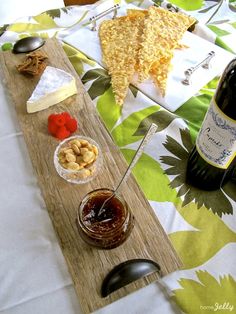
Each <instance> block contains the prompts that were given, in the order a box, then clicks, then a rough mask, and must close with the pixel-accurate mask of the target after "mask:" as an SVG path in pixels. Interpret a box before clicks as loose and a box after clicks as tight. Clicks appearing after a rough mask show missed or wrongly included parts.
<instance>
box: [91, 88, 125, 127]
mask: <svg viewBox="0 0 236 314" xmlns="http://www.w3.org/2000/svg"><path fill="white" fill-rule="evenodd" d="M97 110H98V112H99V114H100V116H101V118H102V120H103V121H104V123H105V125H106V127H107V129H108V130H109V131H111V130H112V128H113V126H114V125H115V123H116V122H117V120H118V119H119V117H120V115H121V107H120V106H119V105H117V104H116V102H115V98H114V94H113V92H112V87H110V88H109V89H108V90H106V91H105V93H104V94H103V95H102V96H100V97H99V98H98V101H97Z"/></svg>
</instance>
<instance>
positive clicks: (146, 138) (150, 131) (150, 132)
mask: <svg viewBox="0 0 236 314" xmlns="http://www.w3.org/2000/svg"><path fill="white" fill-rule="evenodd" d="M156 130H157V125H156V124H155V123H152V124H151V125H150V127H149V129H148V131H147V133H146V134H145V136H144V138H143V139H142V141H141V143H140V144H139V147H138V149H137V151H136V153H135V154H134V157H133V159H132V161H131V163H130V164H129V167H128V168H127V169H126V171H125V174H124V175H123V177H122V178H121V180H120V182H119V184H118V185H117V187H116V189H115V190H114V191H113V193H112V194H111V196H109V197H108V198H107V199H106V200H105V201H104V202H103V203H102V206H101V207H100V209H99V212H98V217H99V216H100V215H101V214H102V213H103V212H104V210H105V206H106V204H107V203H108V202H109V201H110V200H111V199H112V198H113V197H114V196H115V195H116V193H117V191H118V190H119V188H120V186H121V184H122V183H123V182H125V181H126V180H127V178H128V177H129V175H130V172H131V170H132V168H133V167H134V166H135V164H136V162H137V161H138V159H139V157H140V156H141V155H142V152H143V149H144V147H145V146H146V144H147V143H148V142H149V140H150V138H151V136H152V135H153V134H154V133H155V132H156Z"/></svg>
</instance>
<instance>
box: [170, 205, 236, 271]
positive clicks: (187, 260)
mask: <svg viewBox="0 0 236 314" xmlns="http://www.w3.org/2000/svg"><path fill="white" fill-rule="evenodd" d="M176 209H177V211H178V212H179V213H180V215H181V216H182V217H183V218H184V219H185V220H186V221H187V222H188V223H189V224H190V225H192V226H193V227H194V228H196V229H197V230H196V231H192V230H191V231H189V230H188V231H177V232H173V233H171V234H169V237H170V239H171V242H172V244H173V246H174V248H175V249H176V251H177V253H178V255H179V257H180V259H181V260H182V262H183V265H184V266H183V269H190V268H194V267H198V266H200V265H202V264H204V263H206V262H207V261H208V260H209V259H211V258H212V257H213V256H214V255H215V254H216V253H217V252H219V250H221V249H222V248H223V247H224V246H225V245H227V244H228V243H236V233H235V232H234V231H232V230H231V229H230V228H229V227H228V226H227V225H226V224H225V223H224V221H223V220H222V219H221V218H220V217H219V216H218V215H214V214H213V212H212V211H209V210H208V209H207V208H206V207H204V206H202V207H200V208H198V206H197V204H196V203H194V202H192V203H189V204H188V205H186V206H184V205H183V204H181V202H179V203H178V204H177V205H176ZM216 235H217V239H216Z"/></svg>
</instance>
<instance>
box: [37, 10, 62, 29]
mask: <svg viewBox="0 0 236 314" xmlns="http://www.w3.org/2000/svg"><path fill="white" fill-rule="evenodd" d="M33 18H34V20H35V21H36V22H38V23H39V24H41V25H43V26H44V27H47V28H48V29H50V28H54V27H57V24H56V23H55V22H54V20H53V18H52V17H51V16H50V15H49V14H47V12H44V13H42V14H39V15H36V16H34V17H33Z"/></svg>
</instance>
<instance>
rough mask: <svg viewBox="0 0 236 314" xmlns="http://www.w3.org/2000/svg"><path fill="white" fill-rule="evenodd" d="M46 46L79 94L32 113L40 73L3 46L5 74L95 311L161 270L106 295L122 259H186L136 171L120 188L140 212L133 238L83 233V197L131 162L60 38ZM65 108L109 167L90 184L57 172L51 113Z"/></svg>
mask: <svg viewBox="0 0 236 314" xmlns="http://www.w3.org/2000/svg"><path fill="white" fill-rule="evenodd" d="M41 49H42V50H43V51H44V52H45V53H46V54H47V55H48V57H49V64H50V65H52V66H55V67H58V68H61V69H63V70H65V71H67V72H70V73H71V74H72V75H74V77H75V78H76V80H77V85H78V94H77V95H76V96H73V97H72V98H70V100H69V101H68V100H65V101H63V102H61V103H60V104H58V105H55V106H53V107H51V108H49V109H47V110H43V111H40V112H37V113H33V114H28V113H27V112H26V101H27V99H28V98H29V97H30V95H31V93H32V91H33V89H34V88H35V86H36V84H37V82H38V80H39V78H29V77H25V76H23V75H21V74H19V73H18V72H17V70H16V65H17V64H19V63H20V62H22V60H23V59H24V58H25V55H24V54H23V55H22V54H17V55H15V54H13V53H11V52H9V51H7V52H1V54H0V68H1V74H2V78H3V81H4V83H5V86H6V88H7V89H8V91H9V93H10V96H11V99H12V105H14V106H15V109H16V112H17V116H18V119H19V122H20V125H21V129H22V131H23V134H24V138H25V142H26V144H27V147H28V152H29V155H30V158H31V161H32V164H33V168H34V170H35V173H36V176H37V179H38V184H39V186H40V189H41V192H42V195H43V197H44V200H45V203H46V206H47V209H48V212H49V215H50V217H51V220H52V223H53V226H54V229H55V231H56V234H57V236H58V240H59V243H60V246H61V249H62V252H63V254H64V257H65V259H66V262H67V265H68V268H69V271H70V273H71V276H72V279H73V282H74V285H75V289H76V292H77V294H78V297H79V301H80V304H81V307H82V310H83V312H84V313H90V312H93V311H95V310H96V309H98V308H101V307H103V306H105V305H107V304H109V303H111V302H113V301H115V300H117V299H119V298H121V297H123V296H125V295H127V294H129V293H131V292H133V291H135V290H137V289H139V288H141V287H144V286H145V285H147V284H149V283H151V282H153V281H154V280H157V279H158V274H157V273H154V274H152V275H150V276H147V277H146V278H142V279H139V280H137V281H135V282H133V283H131V284H129V285H128V286H126V287H124V288H121V289H119V290H117V291H116V292H113V293H112V294H110V295H109V296H108V297H106V298H102V297H101V295H100V288H101V284H102V281H103V279H104V277H105V276H106V274H107V273H108V272H109V271H110V270H111V269H112V268H113V267H114V266H116V265H118V264H119V263H121V262H124V261H126V260H129V259H133V258H148V259H152V260H154V261H156V262H158V263H159V265H160V266H161V270H162V275H163V276H164V275H167V274H169V273H171V272H173V271H175V270H177V269H178V268H179V267H180V266H181V262H180V259H179V258H178V256H177V254H176V252H175V250H174V249H173V247H172V245H171V243H170V241H169V239H168V236H167V235H166V233H165V232H164V230H163V228H162V226H161V225H160V223H159V221H158V219H157V217H156V215H155V213H154V212H153V210H152V208H151V207H150V205H149V203H148V201H147V200H146V198H145V196H144V194H143V193H142V191H141V189H140V188H139V186H138V185H137V183H136V181H135V179H134V177H133V176H132V175H131V176H130V178H129V179H128V182H127V185H124V186H123V188H121V194H122V195H123V197H124V198H125V200H126V201H127V203H128V204H129V206H130V207H131V209H132V212H133V214H134V216H135V226H134V229H133V230H132V233H131V235H130V237H129V238H128V240H127V241H126V242H125V243H124V244H122V245H121V246H120V247H118V248H115V249H112V250H98V249H96V248H92V247H90V246H88V245H87V244H86V243H84V242H83V241H82V239H81V238H80V236H79V234H78V232H77V229H76V224H75V218H76V210H77V208H78V206H79V203H80V201H81V199H82V198H83V197H84V195H85V194H86V193H88V192H89V191H91V190H93V189H96V188H101V187H108V188H114V187H115V186H116V185H117V183H118V182H119V180H120V178H121V177H122V175H123V174H124V172H125V170H126V168H127V163H126V161H125V160H124V158H123V156H122V154H121V153H120V151H119V149H118V148H117V147H116V145H115V144H114V143H113V141H112V139H111V137H110V135H109V133H108V132H107V130H106V128H105V127H104V125H103V123H102V122H101V121H100V119H99V117H98V114H97V112H96V109H95V107H94V105H93V103H92V101H91V99H90V97H89V95H88V94H87V92H86V91H85V89H84V87H83V84H82V83H81V81H80V79H79V77H78V76H77V74H76V72H75V70H74V68H73V67H72V65H71V64H70V61H69V60H68V58H67V56H66V54H65V53H64V50H63V48H62V47H61V44H60V43H59V42H58V41H57V40H56V39H48V40H47V42H46V44H45V45H44V47H43V48H41ZM65 110H66V111H68V112H69V113H70V114H71V115H72V116H75V117H77V119H78V124H79V131H78V132H77V133H78V134H81V135H85V136H89V137H91V138H93V139H94V140H95V141H97V142H98V144H100V146H101V148H102V153H103V157H104V167H103V169H102V171H101V172H100V173H99V175H98V176H97V177H96V178H95V179H94V180H93V181H91V182H90V183H87V184H83V185H74V184H71V183H68V182H66V181H64V180H63V179H62V178H60V177H59V176H58V174H57V172H56V170H55V168H54V164H53V154H54V151H55V148H56V146H57V145H58V143H59V142H58V141H57V140H56V139H55V138H53V137H52V136H50V135H49V134H48V132H47V117H48V115H49V114H51V113H53V112H62V111H65ZM127 187H128V188H127Z"/></svg>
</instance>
